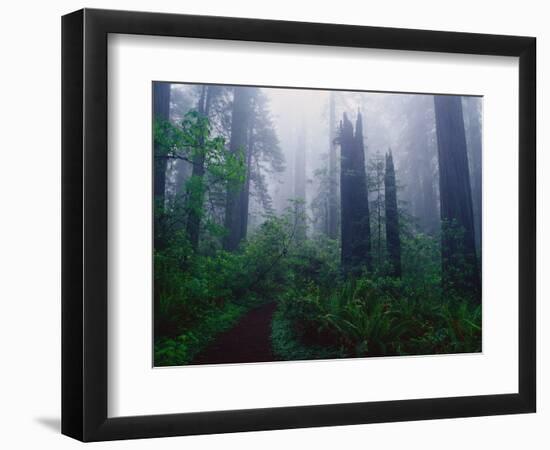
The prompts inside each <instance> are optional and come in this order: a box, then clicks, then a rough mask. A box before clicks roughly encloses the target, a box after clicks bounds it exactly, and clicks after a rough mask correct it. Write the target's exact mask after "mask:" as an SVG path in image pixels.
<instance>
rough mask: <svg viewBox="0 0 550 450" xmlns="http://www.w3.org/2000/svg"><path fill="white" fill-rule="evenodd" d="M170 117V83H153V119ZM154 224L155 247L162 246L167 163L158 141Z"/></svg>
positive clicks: (156, 146)
mask: <svg viewBox="0 0 550 450" xmlns="http://www.w3.org/2000/svg"><path fill="white" fill-rule="evenodd" d="M169 119H170V83H159V82H155V83H153V120H154V121H156V122H163V121H168V120H169ZM153 150H154V164H155V165H154V177H153V178H154V181H153V196H154V208H155V211H154V217H155V220H154V224H155V233H154V236H155V242H154V244H155V248H156V249H159V248H160V247H162V245H163V243H162V242H161V238H160V236H161V235H162V231H161V229H160V228H161V225H162V220H163V217H164V203H165V195H166V167H167V165H168V158H167V155H166V154H164V152H165V149H163V148H162V147H161V145H160V144H159V143H158V142H155V145H154V149H153Z"/></svg>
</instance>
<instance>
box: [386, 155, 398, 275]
mask: <svg viewBox="0 0 550 450" xmlns="http://www.w3.org/2000/svg"><path fill="white" fill-rule="evenodd" d="M384 192H385V196H384V198H385V206H386V246H387V250H388V259H389V262H390V266H391V269H390V272H391V275H393V276H395V277H400V276H401V239H400V237H399V213H398V210H397V189H396V183H395V168H394V165H393V157H392V153H391V150H390V151H389V153H388V154H386V173H385V176H384Z"/></svg>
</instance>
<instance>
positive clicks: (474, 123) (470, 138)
mask: <svg viewBox="0 0 550 450" xmlns="http://www.w3.org/2000/svg"><path fill="white" fill-rule="evenodd" d="M462 101H463V105H464V119H465V120H464V122H465V125H466V129H467V134H466V143H467V146H468V160H469V162H470V176H471V178H470V181H471V184H472V206H473V209H474V227H475V233H476V236H475V237H476V249H477V251H478V256H481V231H482V227H481V216H482V204H481V183H482V179H481V176H482V175H481V173H482V172H481V157H482V148H481V147H482V142H481V99H480V98H478V97H463V98H462Z"/></svg>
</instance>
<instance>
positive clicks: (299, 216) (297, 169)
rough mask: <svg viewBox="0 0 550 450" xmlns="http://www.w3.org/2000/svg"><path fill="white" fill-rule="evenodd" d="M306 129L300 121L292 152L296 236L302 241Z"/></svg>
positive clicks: (304, 232)
mask: <svg viewBox="0 0 550 450" xmlns="http://www.w3.org/2000/svg"><path fill="white" fill-rule="evenodd" d="M305 132H306V129H305V124H304V122H303V121H302V125H301V129H300V130H299V131H298V141H297V143H296V152H295V153H294V158H295V159H294V199H295V201H296V204H295V213H296V220H297V227H296V238H297V239H298V240H301V241H303V240H304V239H305V238H306V234H307V224H306V135H305Z"/></svg>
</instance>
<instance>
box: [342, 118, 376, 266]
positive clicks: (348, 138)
mask: <svg viewBox="0 0 550 450" xmlns="http://www.w3.org/2000/svg"><path fill="white" fill-rule="evenodd" d="M339 142H340V146H341V163H340V210H341V222H340V223H341V236H342V268H343V269H344V271H345V272H351V273H356V274H359V273H360V272H361V269H362V268H363V267H366V268H367V269H369V270H370V269H371V268H372V258H371V233H370V216H369V199H368V192H367V177H366V172H365V148H364V144H363V124H362V117H361V114H360V113H359V114H358V115H357V123H356V128H355V135H354V133H353V125H352V123H351V122H350V121H349V119H348V117H347V115H346V114H344V118H343V121H342V123H341V125H340V136H339Z"/></svg>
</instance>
